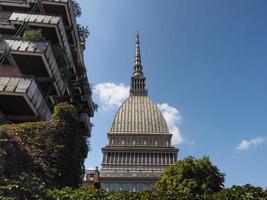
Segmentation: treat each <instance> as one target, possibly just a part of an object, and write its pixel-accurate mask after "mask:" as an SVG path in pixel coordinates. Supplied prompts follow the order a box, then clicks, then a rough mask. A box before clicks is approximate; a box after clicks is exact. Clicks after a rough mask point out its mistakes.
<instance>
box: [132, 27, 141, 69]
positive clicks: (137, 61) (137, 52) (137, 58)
mask: <svg viewBox="0 0 267 200" xmlns="http://www.w3.org/2000/svg"><path fill="white" fill-rule="evenodd" d="M134 65H135V66H140V65H142V64H141V52H140V40H139V33H138V32H137V34H136V42H135V60H134Z"/></svg>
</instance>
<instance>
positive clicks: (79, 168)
mask: <svg viewBox="0 0 267 200" xmlns="http://www.w3.org/2000/svg"><path fill="white" fill-rule="evenodd" d="M78 127H79V121H78V118H77V115H76V110H75V109H74V107H73V106H72V105H69V104H68V103H60V104H58V105H56V106H55V108H54V114H53V118H52V120H51V121H49V122H42V121H41V122H27V123H22V124H12V125H4V126H0V132H1V131H2V132H4V134H0V141H1V139H3V141H2V143H1V142H0V143H1V147H0V152H1V151H4V152H6V154H7V155H9V154H8V153H9V152H10V151H11V152H12V155H14V156H15V159H14V158H13V157H12V156H11V155H9V156H7V158H8V160H4V164H2V163H0V169H4V170H3V171H4V173H3V174H5V175H8V176H13V175H16V174H19V173H21V172H26V173H33V174H35V175H36V176H37V177H39V178H40V179H42V181H44V182H46V183H47V185H48V186H49V187H64V186H70V187H78V186H79V185H80V184H81V182H82V175H83V170H84V165H83V162H84V159H85V158H86V156H87V151H88V146H87V142H86V139H87V138H86V137H85V135H86V134H85V133H84V132H83V131H80V130H78ZM10 144H11V145H12V146H10ZM8 147H10V148H8ZM14 149H15V150H14ZM16 155H17V157H18V156H20V155H21V156H23V158H21V159H17V158H16ZM1 165H3V166H1ZM9 166H15V167H14V168H12V169H9V168H10V167H9ZM0 178H1V177H0Z"/></svg>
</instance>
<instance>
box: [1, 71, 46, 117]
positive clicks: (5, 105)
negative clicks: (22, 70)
mask: <svg viewBox="0 0 267 200" xmlns="http://www.w3.org/2000/svg"><path fill="white" fill-rule="evenodd" d="M0 110H1V111H2V114H3V116H4V118H5V119H6V120H8V121H12V122H23V121H36V120H40V119H41V120H49V119H50V118H51V111H50V109H49V107H48V105H47V103H46V101H45V98H44V96H43V95H42V93H41V91H40V89H39V87H38V85H37V84H36V82H35V81H34V80H33V79H31V78H19V77H3V76H0Z"/></svg>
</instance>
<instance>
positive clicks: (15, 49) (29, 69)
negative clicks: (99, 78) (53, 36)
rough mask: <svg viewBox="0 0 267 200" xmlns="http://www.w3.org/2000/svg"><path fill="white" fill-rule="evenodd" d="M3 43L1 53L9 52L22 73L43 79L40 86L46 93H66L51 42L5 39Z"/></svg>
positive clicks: (61, 94) (58, 94)
mask: <svg viewBox="0 0 267 200" xmlns="http://www.w3.org/2000/svg"><path fill="white" fill-rule="evenodd" d="M1 43H2V45H0V46H1V48H0V54H4V53H8V56H9V57H10V58H11V59H12V60H13V61H14V62H15V65H16V66H17V68H18V69H19V71H20V72H21V74H23V75H29V76H35V77H37V78H36V79H37V80H41V83H40V86H41V88H42V90H43V91H44V92H45V93H48V92H49V93H50V94H51V95H56V96H63V95H64V93H65V90H66V87H65V82H64V80H63V78H62V76H61V73H60V69H59V67H58V64H57V62H56V59H55V56H54V53H53V50H52V47H51V45H50V44H49V43H47V42H30V41H19V40H4V42H1ZM1 68H5V66H2V67H1ZM1 71H3V69H2V70H1ZM51 81H52V82H53V84H52V85H53V87H52V89H51V87H50V86H51Z"/></svg>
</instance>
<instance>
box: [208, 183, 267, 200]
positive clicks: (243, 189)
mask: <svg viewBox="0 0 267 200" xmlns="http://www.w3.org/2000/svg"><path fill="white" fill-rule="evenodd" d="M213 197H214V198H213V199H216V200H225V199H231V200H266V199H267V192H266V191H264V190H263V189H262V188H260V187H255V186H253V185H250V184H247V185H244V186H237V185H234V186H232V187H231V188H228V189H225V190H222V191H220V192H218V193H216V194H214V195H213Z"/></svg>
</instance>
